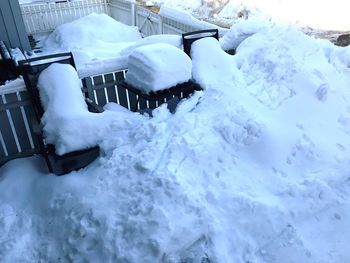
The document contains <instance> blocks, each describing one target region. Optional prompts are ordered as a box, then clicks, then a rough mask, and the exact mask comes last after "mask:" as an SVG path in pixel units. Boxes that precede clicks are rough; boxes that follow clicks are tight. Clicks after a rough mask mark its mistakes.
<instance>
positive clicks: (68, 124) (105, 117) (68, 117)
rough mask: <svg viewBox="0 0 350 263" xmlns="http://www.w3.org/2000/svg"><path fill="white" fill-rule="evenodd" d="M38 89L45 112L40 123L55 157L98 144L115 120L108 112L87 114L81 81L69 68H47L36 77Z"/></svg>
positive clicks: (59, 65) (56, 65)
mask: <svg viewBox="0 0 350 263" xmlns="http://www.w3.org/2000/svg"><path fill="white" fill-rule="evenodd" d="M38 88H39V91H40V99H41V102H42V105H43V108H44V110H45V113H44V115H43V117H42V120H41V121H42V125H43V130H44V135H45V138H46V141H47V142H48V143H51V144H54V145H55V146H56V152H57V154H59V155H62V154H65V153H68V152H72V151H76V150H82V149H86V148H89V147H94V146H96V145H98V144H99V143H100V142H101V140H102V136H103V135H104V134H105V133H106V132H107V133H108V131H109V129H112V126H113V122H114V121H118V115H116V114H114V112H112V111H105V112H103V113H98V114H97V113H91V112H89V111H88V109H87V105H86V103H85V100H84V97H83V94H82V91H81V81H80V79H79V78H78V74H77V72H76V71H75V69H74V68H73V67H72V66H70V65H64V64H57V63H55V64H52V65H50V66H49V67H48V68H47V69H45V70H44V71H43V72H42V73H41V74H40V76H39V81H38ZM82 135H83V136H82Z"/></svg>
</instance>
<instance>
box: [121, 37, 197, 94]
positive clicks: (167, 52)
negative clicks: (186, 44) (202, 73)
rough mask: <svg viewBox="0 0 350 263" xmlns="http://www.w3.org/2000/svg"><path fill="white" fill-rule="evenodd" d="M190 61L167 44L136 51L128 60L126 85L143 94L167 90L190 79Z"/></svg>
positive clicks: (180, 51) (140, 48) (152, 45)
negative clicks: (139, 90)
mask: <svg viewBox="0 0 350 263" xmlns="http://www.w3.org/2000/svg"><path fill="white" fill-rule="evenodd" d="M191 71H192V61H191V59H190V58H189V57H188V56H187V55H186V54H185V53H184V52H183V51H182V50H180V49H178V48H176V47H174V46H172V45H169V44H164V43H160V44H151V45H147V46H142V47H139V48H136V49H135V50H134V51H133V52H132V53H131V55H130V56H129V60H128V73H127V74H126V82H127V83H128V84H130V85H132V86H134V87H135V88H138V89H141V90H143V91H144V92H147V93H148V92H151V91H159V90H163V89H168V88H171V87H173V86H176V85H177V84H181V83H184V82H187V81H189V80H190V79H191Z"/></svg>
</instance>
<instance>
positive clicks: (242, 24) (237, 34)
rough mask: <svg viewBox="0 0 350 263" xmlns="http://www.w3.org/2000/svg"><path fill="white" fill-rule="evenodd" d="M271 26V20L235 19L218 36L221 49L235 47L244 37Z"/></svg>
mask: <svg viewBox="0 0 350 263" xmlns="http://www.w3.org/2000/svg"><path fill="white" fill-rule="evenodd" d="M271 26H273V25H272V24H271V22H267V21H265V20H262V19H256V18H252V19H247V20H238V21H236V22H235V23H234V24H233V26H232V27H231V28H230V30H229V31H228V32H227V33H226V34H225V35H224V36H223V37H222V38H220V44H221V47H222V49H223V50H230V49H236V48H237V47H238V45H239V44H241V43H242V42H243V41H244V40H245V39H247V38H248V37H250V36H252V35H254V34H255V33H257V32H260V31H263V30H266V29H268V28H269V27H271Z"/></svg>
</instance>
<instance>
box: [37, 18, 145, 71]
mask: <svg viewBox="0 0 350 263" xmlns="http://www.w3.org/2000/svg"><path fill="white" fill-rule="evenodd" d="M140 39H141V34H140V33H139V31H138V28H137V27H132V26H127V25H124V24H122V23H119V22H118V21H116V20H114V19H113V18H111V17H110V16H108V15H106V14H95V13H93V14H90V15H88V16H85V17H82V18H79V19H77V20H74V21H72V22H70V23H66V24H62V25H60V26H58V27H57V28H56V29H55V30H54V31H53V32H52V33H51V34H50V35H49V36H48V37H47V39H46V40H45V41H44V43H43V51H44V53H48V54H52V53H57V52H65V51H71V52H73V54H74V59H75V61H76V63H77V65H78V68H83V69H84V67H85V64H86V63H88V62H96V61H103V60H106V59H108V60H111V59H112V58H119V60H118V61H114V66H115V67H117V65H118V64H121V65H125V64H126V58H125V59H124V60H123V59H120V57H121V55H120V54H119V53H120V51H121V50H123V49H125V48H126V47H128V46H129V45H131V44H133V43H134V42H135V41H138V40H140Z"/></svg>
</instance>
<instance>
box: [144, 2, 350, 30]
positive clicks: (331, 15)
mask: <svg viewBox="0 0 350 263" xmlns="http://www.w3.org/2000/svg"><path fill="white" fill-rule="evenodd" d="M140 2H146V1H140ZM146 3H147V4H148V5H151V4H157V5H163V6H168V7H172V8H177V9H181V10H186V11H188V12H191V13H192V14H194V15H195V16H196V17H200V18H203V19H209V20H211V21H215V22H217V23H220V22H221V23H224V24H232V23H233V22H234V21H235V20H236V19H238V18H240V17H266V18H273V19H274V20H278V21H283V22H291V23H296V24H298V25H300V26H303V27H305V26H306V27H312V28H314V29H322V30H337V31H342V30H350V16H349V15H348V11H347V10H348V1H347V0H333V1H319V0H308V1H302V0H297V1H296V0H264V1H260V0H193V1H184V0H154V1H147V2H146Z"/></svg>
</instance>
